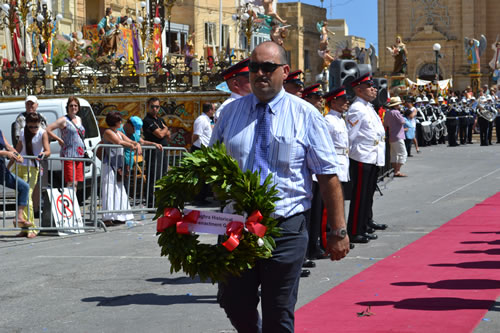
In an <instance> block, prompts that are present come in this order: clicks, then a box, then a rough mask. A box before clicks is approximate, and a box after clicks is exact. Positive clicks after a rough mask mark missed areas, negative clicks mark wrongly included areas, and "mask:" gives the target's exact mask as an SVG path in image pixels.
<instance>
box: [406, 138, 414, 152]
mask: <svg viewBox="0 0 500 333" xmlns="http://www.w3.org/2000/svg"><path fill="white" fill-rule="evenodd" d="M412 143H413V139H405V147H406V153H407V154H408V156H410V155H411V145H412Z"/></svg>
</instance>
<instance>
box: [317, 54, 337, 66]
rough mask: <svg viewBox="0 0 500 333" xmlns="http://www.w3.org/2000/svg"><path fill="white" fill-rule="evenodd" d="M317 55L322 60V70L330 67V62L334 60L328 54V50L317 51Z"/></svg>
mask: <svg viewBox="0 0 500 333" xmlns="http://www.w3.org/2000/svg"><path fill="white" fill-rule="evenodd" d="M318 55H319V56H320V57H321V58H323V68H328V67H330V64H331V63H332V61H334V60H335V58H334V57H333V56H332V55H331V54H330V50H329V49H326V50H318Z"/></svg>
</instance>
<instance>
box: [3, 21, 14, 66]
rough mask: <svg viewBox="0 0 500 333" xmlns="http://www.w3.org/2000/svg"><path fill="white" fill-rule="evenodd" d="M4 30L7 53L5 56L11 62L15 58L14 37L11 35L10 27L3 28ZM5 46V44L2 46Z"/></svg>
mask: <svg viewBox="0 0 500 333" xmlns="http://www.w3.org/2000/svg"><path fill="white" fill-rule="evenodd" d="M3 32H4V37H5V55H4V58H5V59H7V60H8V61H9V62H11V61H13V60H14V57H13V55H12V38H11V36H10V31H9V29H3ZM2 48H3V46H2Z"/></svg>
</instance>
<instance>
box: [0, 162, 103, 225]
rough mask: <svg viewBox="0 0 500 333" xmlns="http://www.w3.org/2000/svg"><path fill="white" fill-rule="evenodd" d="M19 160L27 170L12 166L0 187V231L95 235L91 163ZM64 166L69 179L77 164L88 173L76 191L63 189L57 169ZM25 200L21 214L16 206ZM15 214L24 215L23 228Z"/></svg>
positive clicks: (93, 166) (93, 165) (94, 176)
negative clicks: (0, 210) (87, 170)
mask: <svg viewBox="0 0 500 333" xmlns="http://www.w3.org/2000/svg"><path fill="white" fill-rule="evenodd" d="M23 158H24V160H25V161H26V164H27V166H25V165H20V164H18V163H14V164H13V166H12V167H11V171H6V175H5V177H4V180H3V182H2V183H0V187H1V188H2V190H1V193H2V197H1V200H2V201H1V205H2V208H3V209H2V211H3V212H2V217H1V225H0V231H21V232H24V233H26V234H28V233H31V232H35V233H38V232H71V233H79V232H83V231H88V230H91V231H95V230H96V228H97V227H98V225H97V215H96V212H97V211H96V209H95V206H96V197H97V195H96V192H95V191H96V188H95V186H94V185H93V184H95V183H96V179H97V173H98V168H97V167H96V162H95V159H93V158H68V157H52V156H51V157H49V158H47V159H43V160H39V159H38V158H37V157H35V156H23ZM64 163H68V165H69V166H71V170H73V171H72V172H73V174H72V178H73V179H74V178H75V174H76V166H77V165H78V164H79V163H83V164H82V166H83V169H85V168H90V169H91V170H92V172H91V173H89V177H85V175H84V177H83V180H82V181H79V182H78V183H79V184H78V186H77V188H76V191H75V189H74V188H73V187H71V188H68V187H67V186H66V183H68V182H67V179H65V172H64V168H63V167H60V165H62V164H64ZM18 177H19V178H21V179H23V180H24V181H25V183H27V184H28V188H29V190H27V189H26V184H25V183H23V182H21V181H18V180H17V179H18ZM6 178H7V179H6ZM66 178H67V177H66ZM26 191H28V193H27V194H26ZM26 197H27V198H28V199H27V204H26V206H25V209H24V211H25V213H23V211H22V210H21V209H20V205H19V204H20V203H24V200H26ZM78 198H80V200H78ZM76 203H78V205H77V204H76ZM80 207H81V208H80ZM11 208H14V210H12V209H11ZM21 208H23V206H21ZM54 208H55V209H54ZM35 211H38V214H39V216H38V217H35ZM19 214H23V215H24V217H23V218H22V219H24V220H26V221H27V222H28V223H27V224H23V225H21V224H20V223H19V220H22V219H21V217H20V216H19ZM11 220H12V221H11Z"/></svg>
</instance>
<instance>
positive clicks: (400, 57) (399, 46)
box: [387, 36, 408, 75]
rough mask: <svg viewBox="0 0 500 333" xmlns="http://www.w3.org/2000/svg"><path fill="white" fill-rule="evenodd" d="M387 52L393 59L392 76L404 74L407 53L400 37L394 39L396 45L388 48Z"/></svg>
mask: <svg viewBox="0 0 500 333" xmlns="http://www.w3.org/2000/svg"><path fill="white" fill-rule="evenodd" d="M387 50H388V51H389V52H391V55H392V57H393V58H394V68H393V70H392V73H393V74H396V75H398V74H406V73H407V65H408V51H407V50H406V45H405V44H404V43H403V39H402V38H401V36H397V37H396V44H394V45H392V46H388V47H387Z"/></svg>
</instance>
